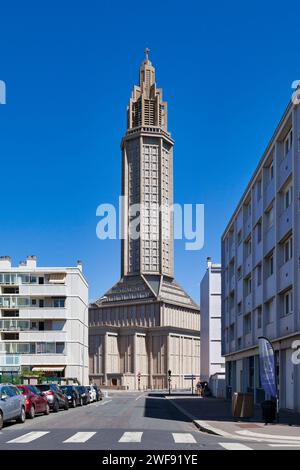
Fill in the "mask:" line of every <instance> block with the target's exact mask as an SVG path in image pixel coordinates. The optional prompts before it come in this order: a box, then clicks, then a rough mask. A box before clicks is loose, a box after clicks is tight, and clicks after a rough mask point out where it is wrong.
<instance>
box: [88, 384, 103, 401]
mask: <svg viewBox="0 0 300 470" xmlns="http://www.w3.org/2000/svg"><path fill="white" fill-rule="evenodd" d="M91 386H92V387H93V388H94V389H95V392H96V400H97V401H99V400H102V399H103V393H102V392H101V390H100V388H99V387H98V385H95V384H92V385H91Z"/></svg>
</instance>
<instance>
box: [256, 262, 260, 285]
mask: <svg viewBox="0 0 300 470" xmlns="http://www.w3.org/2000/svg"><path fill="white" fill-rule="evenodd" d="M256 281H257V285H258V286H260V285H261V264H258V265H257V268H256Z"/></svg>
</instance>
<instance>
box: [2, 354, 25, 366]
mask: <svg viewBox="0 0 300 470" xmlns="http://www.w3.org/2000/svg"><path fill="white" fill-rule="evenodd" d="M19 364H20V356H19V355H14V354H5V353H0V367H8V366H14V367H16V366H19Z"/></svg>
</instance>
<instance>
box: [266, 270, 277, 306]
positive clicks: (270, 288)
mask: <svg viewBox="0 0 300 470" xmlns="http://www.w3.org/2000/svg"><path fill="white" fill-rule="evenodd" d="M275 293H276V285H275V276H274V274H272V276H269V277H267V278H266V280H265V299H264V300H265V301H266V300H269V299H271V298H272V297H274V295H275Z"/></svg>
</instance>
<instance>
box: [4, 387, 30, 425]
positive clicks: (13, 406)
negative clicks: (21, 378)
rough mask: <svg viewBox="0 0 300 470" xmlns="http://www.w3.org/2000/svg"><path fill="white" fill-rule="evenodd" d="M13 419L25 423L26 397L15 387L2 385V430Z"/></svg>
mask: <svg viewBox="0 0 300 470" xmlns="http://www.w3.org/2000/svg"><path fill="white" fill-rule="evenodd" d="M13 419H15V420H17V421H18V422H19V423H24V422H25V419H26V412H25V397H24V396H23V395H21V393H20V392H19V390H18V389H17V387H15V386H14V385H10V384H0V429H2V427H3V423H5V422H6V421H10V420H13Z"/></svg>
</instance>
